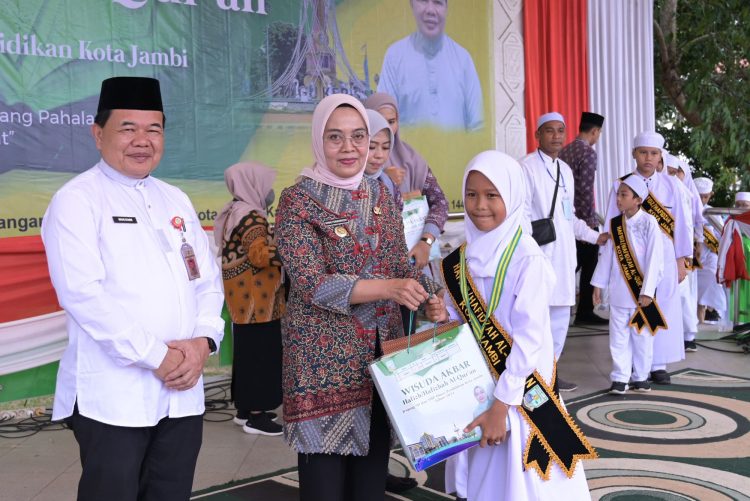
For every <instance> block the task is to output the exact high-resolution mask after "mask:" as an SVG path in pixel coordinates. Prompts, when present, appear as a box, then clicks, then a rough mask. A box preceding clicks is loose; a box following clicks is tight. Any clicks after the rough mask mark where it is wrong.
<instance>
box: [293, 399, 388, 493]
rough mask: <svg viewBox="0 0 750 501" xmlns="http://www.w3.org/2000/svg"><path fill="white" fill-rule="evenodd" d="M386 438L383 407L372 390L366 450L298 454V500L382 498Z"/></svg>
mask: <svg viewBox="0 0 750 501" xmlns="http://www.w3.org/2000/svg"><path fill="white" fill-rule="evenodd" d="M390 441H391V432H390V428H389V426H388V419H387V418H386V412H385V408H384V407H383V404H382V402H381V401H380V397H379V396H378V393H377V392H374V394H373V402H372V419H371V423H370V452H369V454H367V456H342V455H339V454H298V455H297V466H298V468H299V490H300V501H383V499H384V498H385V477H386V475H387V474H388V457H389V455H390Z"/></svg>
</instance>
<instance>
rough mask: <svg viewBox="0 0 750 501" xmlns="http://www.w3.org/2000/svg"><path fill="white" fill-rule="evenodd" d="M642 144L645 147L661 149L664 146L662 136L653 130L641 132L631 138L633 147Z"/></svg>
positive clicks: (638, 146)
mask: <svg viewBox="0 0 750 501" xmlns="http://www.w3.org/2000/svg"><path fill="white" fill-rule="evenodd" d="M644 146H645V147H647V148H659V149H660V150H661V149H663V148H664V136H662V135H661V134H659V133H658V132H653V131H644V132H641V133H640V134H638V135H637V136H635V139H633V149H636V148H641V147H644Z"/></svg>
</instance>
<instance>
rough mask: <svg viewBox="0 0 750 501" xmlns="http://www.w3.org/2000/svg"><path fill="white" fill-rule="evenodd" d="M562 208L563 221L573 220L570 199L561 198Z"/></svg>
mask: <svg viewBox="0 0 750 501" xmlns="http://www.w3.org/2000/svg"><path fill="white" fill-rule="evenodd" d="M562 206H563V215H564V216H565V219H567V220H568V221H570V220H571V219H573V203H572V202H571V201H570V198H568V197H563V199H562Z"/></svg>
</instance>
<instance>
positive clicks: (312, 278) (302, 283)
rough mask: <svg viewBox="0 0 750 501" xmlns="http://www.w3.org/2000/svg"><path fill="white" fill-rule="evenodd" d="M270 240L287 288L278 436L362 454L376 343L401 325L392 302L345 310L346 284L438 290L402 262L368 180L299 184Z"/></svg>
mask: <svg viewBox="0 0 750 501" xmlns="http://www.w3.org/2000/svg"><path fill="white" fill-rule="evenodd" d="M276 236H277V239H278V247H279V253H280V254H281V257H282V261H283V262H284V266H285V267H286V270H287V273H288V275H289V278H290V286H291V291H290V295H289V302H288V305H287V306H288V307H287V314H286V315H285V316H284V318H283V319H282V337H283V345H284V355H283V357H284V364H283V378H282V379H283V382H282V385H283V393H284V421H285V426H284V432H285V436H286V440H287V442H288V443H289V445H290V446H291V447H292V448H293V449H294V450H296V451H297V452H300V453H308V454H311V453H332V454H343V455H357V456H363V455H366V454H367V453H368V450H369V431H370V415H371V404H372V396H373V383H372V379H371V377H370V374H369V371H368V365H369V364H370V363H371V362H372V361H373V360H374V359H375V357H376V346H377V345H378V344H379V343H378V342H376V337H379V342H380V343H382V342H383V341H386V340H389V339H393V338H396V337H399V336H402V335H403V328H402V324H401V315H400V312H399V308H398V305H397V304H396V303H395V302H393V301H385V300H384V301H374V302H370V303H364V304H356V305H352V304H350V303H349V298H350V296H351V293H352V288H353V287H354V284H355V283H356V281H357V280H359V279H386V278H413V279H417V280H419V281H420V283H421V284H422V285H423V286H424V287H425V289H426V290H427V291H433V292H434V291H437V290H438V287H437V285H436V284H435V283H434V282H432V281H430V280H429V279H427V277H425V276H424V275H422V273H421V272H419V271H417V270H416V269H414V268H413V267H411V266H410V265H409V263H408V261H407V249H406V245H405V243H404V236H403V226H402V224H401V218H400V214H399V213H398V211H397V210H396V208H395V205H394V203H393V197H392V195H391V194H390V193H388V191H387V190H386V189H385V187H384V186H383V185H382V184H381V183H379V182H378V181H374V180H371V179H367V178H363V180H362V183H361V184H360V186H359V189H357V190H344V189H340V188H335V187H331V186H328V185H325V184H322V183H319V182H317V181H314V180H312V179H309V178H303V179H302V181H300V182H299V183H297V184H295V185H294V186H292V187H290V188H287V189H285V190H284V191H283V193H282V194H281V198H280V200H279V208H278V212H277V214H276Z"/></svg>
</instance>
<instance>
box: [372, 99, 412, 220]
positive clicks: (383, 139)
mask: <svg viewBox="0 0 750 501" xmlns="http://www.w3.org/2000/svg"><path fill="white" fill-rule="evenodd" d="M367 117H368V118H369V120H370V153H369V154H368V155H367V167H365V177H368V178H370V179H377V180H379V181H380V182H382V183H383V184H384V185H385V187H386V188H387V189H388V192H389V193H390V194H391V195H393V202H394V204H395V205H396V209H398V211H399V212H401V211H402V210H403V208H404V199H403V198H401V190H399V188H398V186H396V185H395V184H394V183H393V180H392V179H391V178H390V177H389V176H388V174H386V173H385V167H386V162H387V161H388V156H389V155H390V153H391V147H392V146H393V131H392V130H391V128H390V127H389V126H388V121H387V120H386V119H385V117H383V115H381V114H380V113H378V112H377V111H375V110H367Z"/></svg>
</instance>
